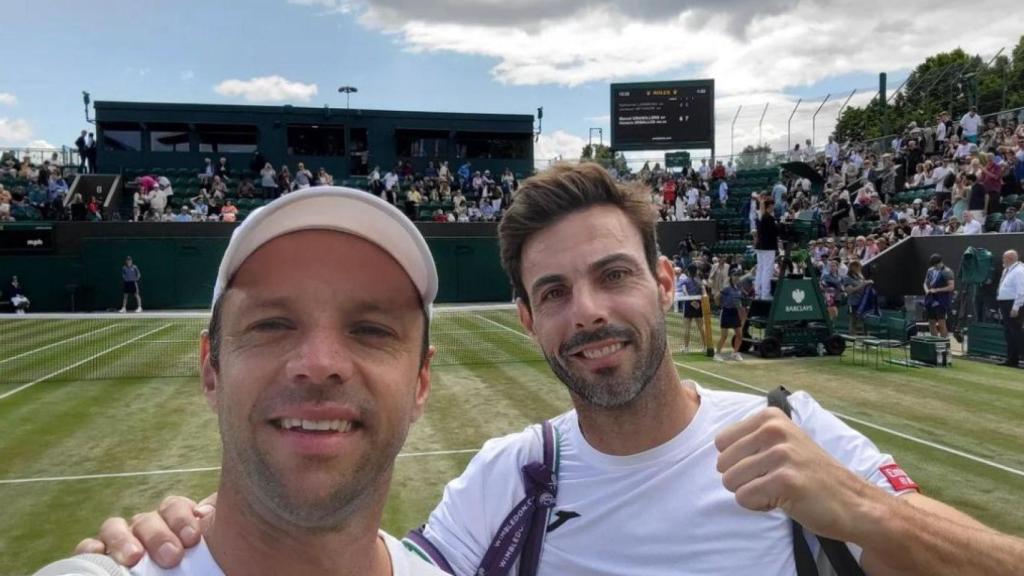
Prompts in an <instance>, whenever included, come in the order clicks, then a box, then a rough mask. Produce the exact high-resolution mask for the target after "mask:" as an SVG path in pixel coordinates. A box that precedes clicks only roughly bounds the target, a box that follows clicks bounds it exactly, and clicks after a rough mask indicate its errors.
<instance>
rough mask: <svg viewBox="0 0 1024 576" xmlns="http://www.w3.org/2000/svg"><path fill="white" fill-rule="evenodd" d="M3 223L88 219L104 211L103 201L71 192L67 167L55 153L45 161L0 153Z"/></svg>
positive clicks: (0, 199)
mask: <svg viewBox="0 0 1024 576" xmlns="http://www.w3.org/2000/svg"><path fill="white" fill-rule="evenodd" d="M0 178H2V179H4V180H7V181H9V182H14V183H15V185H12V186H10V187H8V186H7V185H5V184H4V183H2V182H0V222H10V221H15V220H67V219H72V218H75V219H80V220H84V219H87V218H89V217H90V216H91V215H98V214H99V212H100V210H101V209H100V205H99V201H98V200H96V199H95V198H93V197H90V198H89V199H88V200H86V199H84V198H83V197H82V195H81V194H74V195H70V197H69V194H70V193H69V184H68V178H67V172H66V167H65V166H63V165H62V163H61V161H60V155H59V154H58V153H57V152H54V153H53V154H52V155H51V156H50V158H48V159H46V160H43V162H42V163H41V164H37V163H35V162H33V161H32V160H31V159H30V158H29V157H28V156H26V157H24V158H18V157H17V155H15V154H13V153H12V152H10V151H6V152H4V153H3V154H2V155H0Z"/></svg>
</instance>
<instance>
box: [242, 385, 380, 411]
mask: <svg viewBox="0 0 1024 576" xmlns="http://www.w3.org/2000/svg"><path fill="white" fill-rule="evenodd" d="M321 404H340V405H344V406H348V407H350V408H352V409H354V410H356V412H357V413H358V414H359V415H360V419H362V418H363V417H365V416H367V415H369V414H371V413H372V412H373V411H374V403H373V402H372V401H370V400H368V399H366V398H364V397H361V396H360V395H358V394H354V393H353V392H352V391H351V387H350V386H346V385H341V384H338V383H336V382H324V383H318V384H301V385H297V386H296V385H292V386H287V387H283V388H280V389H277V390H274V391H272V392H269V393H268V394H266V395H265V396H264V397H263V398H261V399H260V402H259V406H260V408H261V411H260V412H261V413H263V414H266V413H269V412H272V411H276V410H280V409H281V408H290V407H293V406H310V405H312V406H318V405H321Z"/></svg>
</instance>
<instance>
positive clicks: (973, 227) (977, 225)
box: [961, 211, 983, 234]
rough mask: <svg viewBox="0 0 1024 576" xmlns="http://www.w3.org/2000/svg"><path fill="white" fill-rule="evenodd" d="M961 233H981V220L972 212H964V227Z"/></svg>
mask: <svg viewBox="0 0 1024 576" xmlns="http://www.w3.org/2000/svg"><path fill="white" fill-rule="evenodd" d="M962 230H963V231H962V232H961V233H962V234H981V233H982V232H983V229H982V224H981V221H980V220H978V218H977V216H975V214H974V212H971V211H968V212H964V227H963V229H962Z"/></svg>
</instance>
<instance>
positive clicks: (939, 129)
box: [935, 111, 950, 154]
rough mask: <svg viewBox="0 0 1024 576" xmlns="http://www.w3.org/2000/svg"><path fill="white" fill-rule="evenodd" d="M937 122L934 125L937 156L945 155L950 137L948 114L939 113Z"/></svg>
mask: <svg viewBox="0 0 1024 576" xmlns="http://www.w3.org/2000/svg"><path fill="white" fill-rule="evenodd" d="M937 121H938V122H937V123H936V125H935V152H936V153H937V154H945V153H946V148H947V146H948V144H949V136H950V124H949V112H945V111H943V112H941V113H940V114H939V116H938V118H937Z"/></svg>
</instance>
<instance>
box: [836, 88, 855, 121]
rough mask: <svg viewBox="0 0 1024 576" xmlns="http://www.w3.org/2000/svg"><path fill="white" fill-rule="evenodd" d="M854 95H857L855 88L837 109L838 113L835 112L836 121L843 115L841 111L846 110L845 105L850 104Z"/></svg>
mask: <svg viewBox="0 0 1024 576" xmlns="http://www.w3.org/2000/svg"><path fill="white" fill-rule="evenodd" d="M856 93H857V89H856V88H854V89H853V90H851V91H850V95H849V96H847V97H846V101H845V102H843V105H842V106H840V107H839V112H836V120H839V117H840V116H842V115H843V110H844V109H845V108H846V105H847V104H849V103H850V100H851V99H852V98H853V95H854V94H856Z"/></svg>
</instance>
